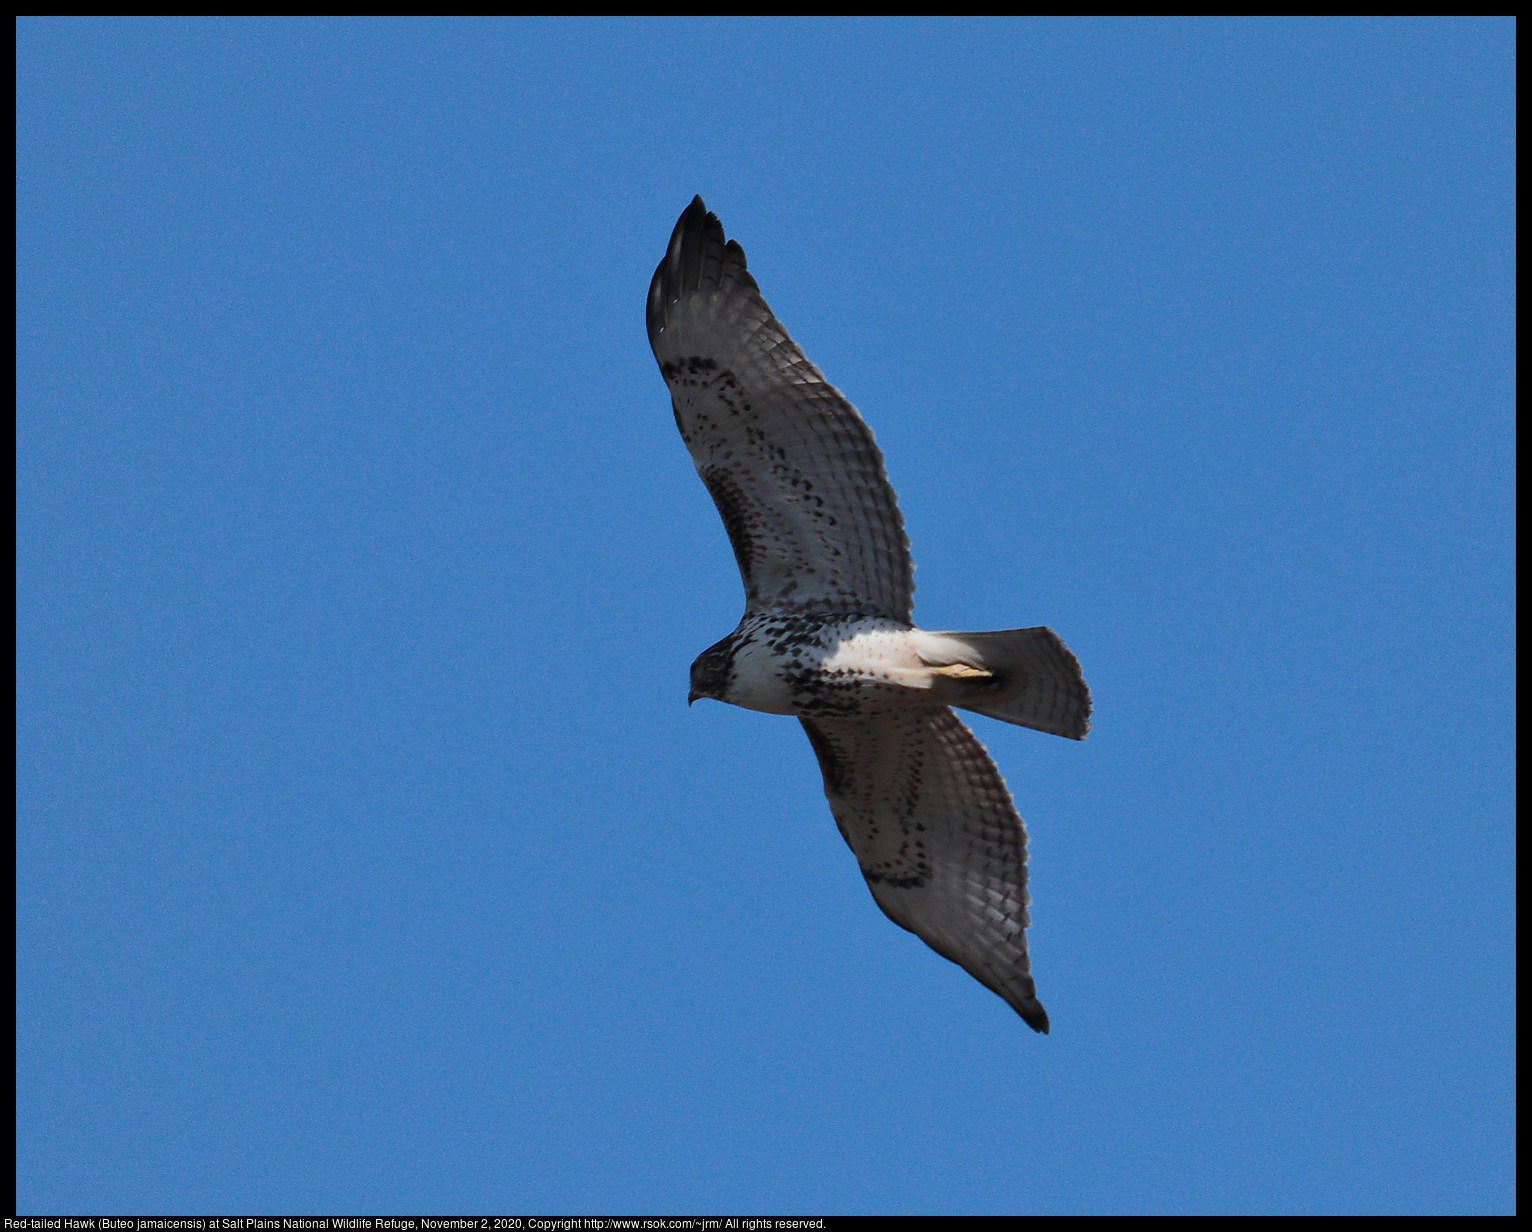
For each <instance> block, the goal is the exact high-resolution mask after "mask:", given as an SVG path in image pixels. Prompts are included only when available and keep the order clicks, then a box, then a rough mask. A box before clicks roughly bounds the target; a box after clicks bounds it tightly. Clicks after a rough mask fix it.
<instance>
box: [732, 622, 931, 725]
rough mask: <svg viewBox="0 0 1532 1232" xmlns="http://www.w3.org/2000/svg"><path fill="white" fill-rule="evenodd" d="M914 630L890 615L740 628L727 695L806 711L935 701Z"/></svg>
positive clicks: (752, 706)
mask: <svg viewBox="0 0 1532 1232" xmlns="http://www.w3.org/2000/svg"><path fill="white" fill-rule="evenodd" d="M911 632H912V631H911V630H910V629H908V628H907V627H905V626H900V625H895V624H893V623H892V622H890V621H885V620H856V621H850V622H846V621H840V622H836V623H833V624H820V625H817V626H816V625H812V624H809V623H808V622H806V621H801V620H800V621H796V622H792V623H788V624H775V625H774V624H769V623H763V624H761V625H760V626H758V627H756V628H743V627H742V628H741V630H740V631H739V635H738V637H739V640H738V648H737V650H736V651H735V655H734V665H733V666H734V673H733V679H732V680H731V681H730V684H729V692H728V695H727V697H725V698H724V699H723V700H725V701H727V702H729V703H730V704H732V705H735V706H743V707H744V708H745V709H747V710H760V711H764V712H765V713H767V714H791V715H798V716H800V717H813V716H816V715H817V716H820V717H833V716H836V715H841V716H849V715H857V714H875V713H879V712H884V711H889V710H900V709H906V708H908V707H910V706H918V705H927V706H928V705H931V704H932V703H933V702H934V701H935V700H936V699H935V698H934V697H933V696H932V693H931V686H932V674H931V671H930V669H929V668H928V667H926V665H925V664H923V663H922V662H921V659H920V656H919V655H918V654H916V653H915V650H914V647H913V646H912V645H911V643H910V637H909V635H910V633H911Z"/></svg>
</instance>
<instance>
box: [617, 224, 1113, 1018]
mask: <svg viewBox="0 0 1532 1232" xmlns="http://www.w3.org/2000/svg"><path fill="white" fill-rule="evenodd" d="M648 316H649V341H650V344H651V345H652V346H653V348H654V357H655V359H656V360H658V361H659V365H660V372H661V373H662V374H663V375H664V377H665V382H666V384H667V385H668V386H669V387H670V394H671V401H672V403H673V406H674V410H675V417H676V426H677V427H678V428H679V429H680V430H681V438H682V440H684V441H685V442H686V447H687V449H689V450H690V451H691V456H692V461H693V462H695V463H696V465H697V473H698V474H699V475H700V476H701V477H702V482H703V483H704V484H706V485H707V490H708V492H709V493H711V494H712V497H713V502H714V503H715V504H716V505H717V506H718V512H719V515H720V516H721V517H722V518H723V524H724V527H725V529H727V531H728V534H729V542H730V544H732V545H733V548H734V557H735V559H736V561H737V562H738V563H739V572H740V576H741V577H742V578H743V579H744V583H745V614H744V617H743V618H742V619H741V620H740V622H739V626H738V628H736V629H735V630H734V632H733V633H731V634H729V636H728V637H726V638H724V639H723V640H722V641H721V642H719V643H718V644H717V645H715V646H713V647H711V648H710V649H708V650H706V651H704V652H703V653H702V655H701V656H699V657H698V659H697V661H696V662H695V663H694V664H692V670H691V694H690V698H689V700H691V701H695V700H696V699H698V698H702V697H711V698H715V699H716V700H718V701H722V702H729V703H730V704H732V705H736V706H744V707H746V708H747V709H750V710H761V711H765V712H766V713H767V714H790V715H794V716H796V717H797V719H798V720H799V722H801V723H802V724H803V730H804V731H805V732H806V733H808V738H809V743H810V744H812V745H813V746H814V753H815V755H816V756H817V757H818V758H819V766H820V769H821V771H822V772H823V774H824V787H825V795H826V797H827V798H828V799H829V801H830V811H831V812H832V813H833V814H834V816H835V822H836V824H837V825H838V826H839V827H840V832H841V834H842V836H843V837H844V838H845V840H846V842H847V844H848V845H849V846H850V848H851V850H852V852H853V853H855V855H856V859H857V863H858V864H859V865H860V866H861V870H862V876H863V877H865V878H866V880H867V886H868V888H869V889H870V890H871V891H872V896H873V898H874V899H875V900H876V901H877V904H878V906H879V907H881V908H882V909H883V911H884V913H885V914H886V915H887V916H888V917H889V919H891V920H893V921H894V923H896V924H898V925H900V926H901V927H903V928H907V929H909V930H910V931H911V932H912V933H914V934H915V935H916V936H917V937H919V938H920V939H921V940H922V941H924V942H925V943H926V944H927V945H929V946H930V947H931V948H932V949H933V950H935V951H936V952H937V953H938V954H940V955H942V957H944V958H950V959H951V960H952V961H953V962H955V963H957V964H958V965H959V966H961V967H962V968H963V969H964V970H965V971H967V972H968V973H969V974H971V975H972V976H973V977H974V978H975V979H977V980H978V981H979V982H980V983H982V984H983V985H985V987H987V988H990V989H992V990H994V991H995V992H996V993H998V994H999V995H1000V996H1001V997H1003V998H1005V1000H1006V1001H1007V1002H1008V1003H1009V1004H1010V1005H1011V1006H1012V1007H1013V1008H1014V1009H1015V1010H1016V1012H1017V1013H1018V1014H1020V1015H1021V1016H1022V1018H1023V1019H1024V1020H1025V1021H1026V1022H1027V1025H1028V1026H1030V1027H1031V1028H1032V1029H1033V1030H1035V1031H1041V1032H1044V1033H1046V1032H1047V1030H1048V1015H1047V1013H1046V1012H1045V1011H1044V1010H1043V1007H1042V1004H1041V1003H1040V1002H1039V1001H1038V999H1037V995H1036V986H1035V985H1034V984H1033V981H1032V975H1031V965H1030V963H1029V962H1028V961H1027V940H1026V928H1027V924H1028V919H1027V901H1028V899H1027V834H1026V830H1025V828H1024V827H1023V826H1022V822H1021V818H1020V817H1019V816H1018V815H1017V813H1016V809H1015V806H1014V805H1013V804H1012V803H1011V795H1010V792H1008V791H1007V790H1006V787H1005V782H1004V780H1002V779H1001V777H1000V775H999V772H998V771H996V769H995V763H994V762H992V761H991V760H990V758H989V754H988V753H986V752H985V751H984V747H983V746H982V745H981V744H980V743H979V742H978V740H976V739H975V738H974V735H973V733H972V732H970V731H969V730H968V728H967V727H965V726H964V725H963V724H962V722H960V721H959V719H958V717H957V716H956V715H955V714H953V713H952V711H951V709H949V707H951V706H958V707H961V708H962V709H965V710H973V711H976V712H977V713H979V714H985V715H989V716H990V717H991V718H996V719H1003V720H1004V721H1005V722H1007V723H1017V724H1020V725H1021V726H1023V727H1031V728H1035V729H1036V730H1038V731H1043V732H1049V733H1051V734H1053V735H1055V736H1067V737H1069V738H1071V739H1074V740H1083V739H1084V738H1085V733H1086V732H1087V730H1089V727H1090V723H1089V716H1090V710H1091V706H1090V692H1089V690H1087V689H1086V687H1085V681H1084V680H1083V679H1082V678H1081V676H1080V665H1079V664H1078V663H1077V662H1076V661H1075V657H1074V655H1072V654H1070V653H1069V651H1068V649H1067V648H1066V647H1065V646H1064V643H1063V642H1061V641H1060V640H1059V639H1058V637H1057V635H1055V634H1054V632H1053V631H1052V630H1051V629H1045V628H1037V629H1010V630H1005V631H1003V632H998V633H930V632H926V631H924V630H921V629H917V628H915V627H914V626H913V625H912V624H911V623H910V607H911V594H912V592H913V591H914V582H913V580H912V577H911V574H912V572H913V569H914V566H913V564H912V563H911V561H910V551H909V540H908V538H906V536H905V533H904V520H903V518H901V517H900V515H899V506H898V504H897V502H896V500H895V498H894V490H893V488H891V487H890V486H889V483H888V476H887V475H886V474H885V472H884V469H883V455H882V454H881V453H880V452H879V451H878V447H877V445H876V444H874V442H873V439H872V433H871V432H870V431H869V430H868V428H867V425H866V424H865V423H863V422H862V419H861V416H859V415H858V414H857V413H856V410H855V409H854V408H853V407H852V406H851V404H850V403H849V402H847V401H846V400H845V398H843V397H841V395H840V392H839V391H838V390H836V389H835V387H834V386H833V385H831V384H830V383H829V382H828V381H826V380H825V379H824V376H823V375H822V374H821V373H820V371H819V369H818V368H816V367H814V365H813V364H811V363H810V362H809V361H808V360H807V359H806V358H805V357H804V354H803V352H802V351H800V350H799V349H798V347H797V346H796V345H795V344H794V343H793V340H792V339H791V338H789V337H788V336H787V331H786V330H785V329H783V328H782V326H781V324H780V323H779V322H778V321H777V319H776V317H774V316H773V315H772V313H771V309H770V308H768V307H767V306H766V301H765V300H763V299H762V298H761V293H760V290H759V288H758V287H757V286H756V284H755V279H754V278H752V277H751V276H750V275H749V273H747V272H746V269H745V254H744V252H743V250H742V249H741V248H740V246H739V245H738V244H737V243H735V242H734V241H733V240H729V241H728V242H725V240H724V233H723V226H722V224H720V223H719V221H718V219H717V217H716V216H715V215H713V214H710V213H708V211H707V207H706V206H705V205H703V204H702V198H701V197H696V198H694V199H693V200H692V203H691V205H690V206H689V207H688V208H687V210H686V212H685V213H684V214H682V215H681V219H680V221H679V222H678V223H676V229H675V232H674V233H673V234H672V235H671V237H670V250H669V251H668V252H667V253H666V254H665V259H664V260H663V261H661V262H660V265H659V268H658V269H657V270H655V272H654V281H653V283H651V284H650V287H649V314H648Z"/></svg>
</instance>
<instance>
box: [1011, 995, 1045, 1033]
mask: <svg viewBox="0 0 1532 1232" xmlns="http://www.w3.org/2000/svg"><path fill="white" fill-rule="evenodd" d="M1016 1012H1017V1013H1018V1014H1020V1015H1021V1020H1022V1022H1024V1023H1026V1024H1027V1026H1029V1027H1031V1028H1032V1030H1034V1031H1036V1032H1037V1033H1038V1034H1039V1035H1047V1034H1048V1011H1047V1010H1045V1009H1044V1008H1043V1003H1042V1002H1041V1001H1039V1000H1038V999H1037V998H1036V997H1034V998H1032V1000H1030V1001H1028V1002H1027V1003H1026V1005H1024V1006H1020V1005H1019V1006H1017V1007H1016Z"/></svg>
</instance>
